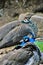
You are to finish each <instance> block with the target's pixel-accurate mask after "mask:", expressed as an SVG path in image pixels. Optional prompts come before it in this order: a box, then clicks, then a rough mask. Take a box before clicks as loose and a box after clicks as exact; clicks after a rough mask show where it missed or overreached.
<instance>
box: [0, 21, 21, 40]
mask: <svg viewBox="0 0 43 65" xmlns="http://www.w3.org/2000/svg"><path fill="white" fill-rule="evenodd" d="M19 25H20V22H19V21H12V22H10V23H7V24H5V25H4V26H2V27H0V40H1V39H3V38H4V36H5V35H6V34H7V33H9V31H10V30H12V29H13V28H15V27H16V26H19Z"/></svg>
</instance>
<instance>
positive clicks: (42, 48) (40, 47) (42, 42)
mask: <svg viewBox="0 0 43 65" xmlns="http://www.w3.org/2000/svg"><path fill="white" fill-rule="evenodd" d="M35 45H37V46H38V47H39V49H40V51H41V52H43V41H36V42H35Z"/></svg>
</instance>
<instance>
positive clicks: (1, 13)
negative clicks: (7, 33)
mask: <svg viewBox="0 0 43 65" xmlns="http://www.w3.org/2000/svg"><path fill="white" fill-rule="evenodd" d="M3 15H4V13H3V9H0V17H2V16H3Z"/></svg>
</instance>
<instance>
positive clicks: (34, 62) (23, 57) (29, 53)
mask: <svg viewBox="0 0 43 65" xmlns="http://www.w3.org/2000/svg"><path fill="white" fill-rule="evenodd" d="M37 51H38V49H36V47H35V46H34V45H31V44H30V43H28V45H26V46H25V47H24V48H20V49H15V50H13V51H11V52H9V53H8V54H7V55H5V56H4V57H3V58H1V59H0V65H39V62H40V55H39V53H38V52H37Z"/></svg>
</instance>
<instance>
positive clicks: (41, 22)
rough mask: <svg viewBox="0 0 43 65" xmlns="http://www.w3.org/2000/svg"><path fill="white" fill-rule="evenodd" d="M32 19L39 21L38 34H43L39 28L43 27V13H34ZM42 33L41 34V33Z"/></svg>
mask: <svg viewBox="0 0 43 65" xmlns="http://www.w3.org/2000/svg"><path fill="white" fill-rule="evenodd" d="M30 20H31V21H33V22H35V23H37V27H38V36H43V35H42V33H43V32H40V31H39V30H42V29H43V14H36V15H33V16H32V17H31V19H30ZM39 33H40V34H39Z"/></svg>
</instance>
